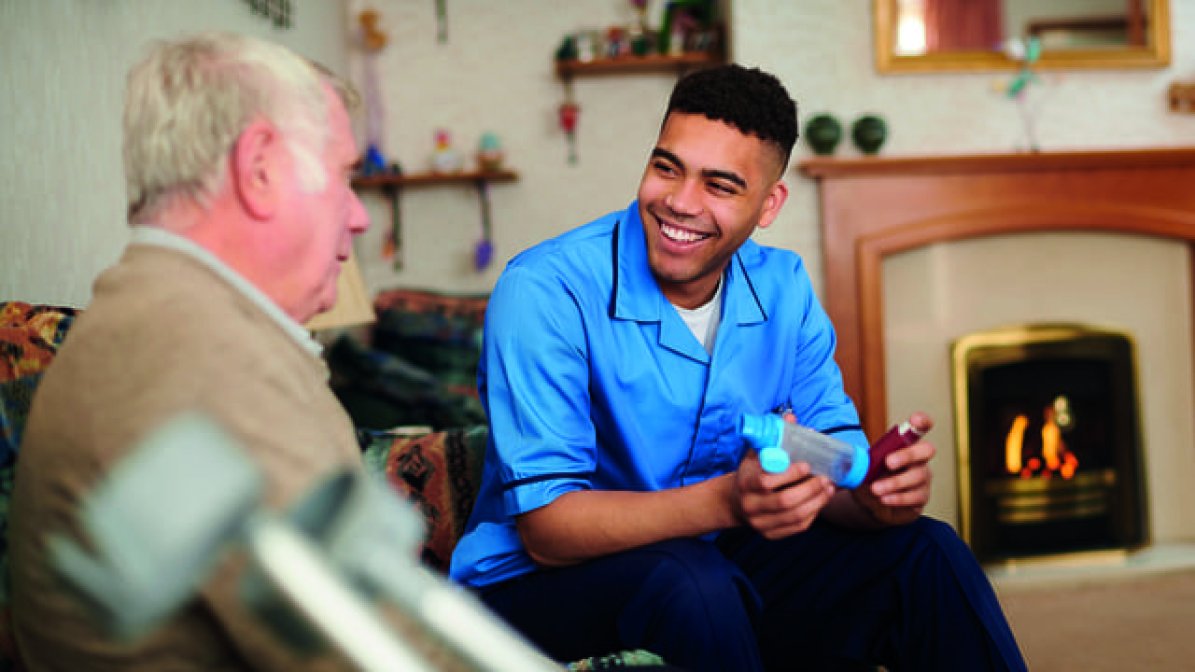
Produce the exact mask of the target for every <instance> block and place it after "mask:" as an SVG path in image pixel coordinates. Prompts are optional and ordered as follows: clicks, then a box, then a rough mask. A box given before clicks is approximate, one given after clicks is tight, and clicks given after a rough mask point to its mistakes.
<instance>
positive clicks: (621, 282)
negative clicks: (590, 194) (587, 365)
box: [612, 201, 768, 349]
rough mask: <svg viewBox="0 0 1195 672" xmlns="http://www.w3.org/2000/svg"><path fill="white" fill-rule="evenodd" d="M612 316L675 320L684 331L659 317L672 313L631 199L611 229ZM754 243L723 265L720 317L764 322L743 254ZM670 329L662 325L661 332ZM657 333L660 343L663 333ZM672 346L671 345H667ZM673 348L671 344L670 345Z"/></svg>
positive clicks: (739, 321) (744, 322)
mask: <svg viewBox="0 0 1195 672" xmlns="http://www.w3.org/2000/svg"><path fill="white" fill-rule="evenodd" d="M614 236H615V240H616V242H615V259H614V300H613V302H612V304H613V308H614V317H615V318H617V319H623V320H635V321H637V322H664V323H665V324H671V323H672V322H676V323H677V325H679V326H680V327H681V328H682V329H684V330H685V331H684V334H686V335H689V336H691V334H688V327H685V326H684V324H683V322H681V320H680V319H679V318H678V319H677V320H663V319H662V317H661V316H663V315H666V314H668V312H671V313H673V314H675V313H676V309H675V308H673V307H672V304H670V303H668V299H667V297H665V296H664V293H663V292H662V291H660V286H659V285H657V284H656V279H655V276H653V275H652V274H651V268H650V267H649V266H648V263H647V241H646V238H645V234H644V233H643V220H642V219H641V218H640V216H639V201H633V202H632V203H631V205H630V206H629V207H627V209H626V210H625V211H623V213H622V214H621V215H620V216H619V218H618V223H617V225H616V228H615V232H614ZM757 247H758V246H757V245H756V244H755V242H754V241H751V240H748V241H747V242H745V243H743V246H742V247H741V248H739V250H738V251H737V252H735V254H734V257H732V258H731V261H730V264H729V265H728V266H727V269H726V275H725V277H724V278H723V281H724V282H725V287H724V289H723V292H724V295H725V296H724V298H723V302H722V321H723V322H728V321H730V322H734V323H735V324H739V325H748V324H758V323H761V322H766V321H767V319H768V316H767V313H765V312H764V309H763V305H762V304H761V303H760V302H759V298H758V297H757V296H756V295H755V287H754V285H753V283H752V281H751V276H750V274H749V273H748V272H747V266H746V265H745V264H744V263H743V257H744V256H747V257H751V256H752V255H756V254H758V249H757ZM668 331H671V330H670V329H667V328H663V329H662V332H668ZM665 335H666V334H665V333H661V343H662V344H665V345H667V343H663V339H664V337H665ZM669 347H672V346H669ZM673 349H675V348H673Z"/></svg>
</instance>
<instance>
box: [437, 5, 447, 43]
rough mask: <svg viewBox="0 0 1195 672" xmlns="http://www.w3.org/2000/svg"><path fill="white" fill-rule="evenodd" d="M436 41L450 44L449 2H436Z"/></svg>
mask: <svg viewBox="0 0 1195 672" xmlns="http://www.w3.org/2000/svg"><path fill="white" fill-rule="evenodd" d="M436 41H437V42H439V43H440V44H445V43H447V42H448V0H436Z"/></svg>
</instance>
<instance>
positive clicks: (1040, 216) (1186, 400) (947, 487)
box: [800, 149, 1195, 541]
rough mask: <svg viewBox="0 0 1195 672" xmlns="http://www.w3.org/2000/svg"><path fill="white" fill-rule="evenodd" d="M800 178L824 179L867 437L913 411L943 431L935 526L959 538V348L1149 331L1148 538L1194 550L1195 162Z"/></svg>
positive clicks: (913, 160)
mask: <svg viewBox="0 0 1195 672" xmlns="http://www.w3.org/2000/svg"><path fill="white" fill-rule="evenodd" d="M800 168H801V171H802V172H803V173H804V174H805V175H807V176H809V177H812V178H814V179H816V180H817V181H818V189H819V196H820V203H821V225H822V240H823V251H824V256H823V267H824V269H825V285H824V287H825V296H824V298H825V304H826V309H827V312H828V313H829V314H830V317H831V318H832V319H833V320H834V324H835V326H836V328H837V330H838V336H839V352H838V361H839V364H840V366H841V367H842V370H843V376H844V380H845V383H846V386H847V390H848V392H849V393H850V394H851V395H852V396H853V397H854V398H855V399H856V401H857V402H858V403H859V406H860V412H861V415H862V417H863V423H864V426H865V428H866V429H867V431H868V433H869V434H870V435H873V436H878V435H879V433H880V432H882V431H883V430H884V429H885V428H886V426H887V425H888V424H889V423H890V422H891V421H893V420H895V419H897V418H896V416H897V415H899V414H901V413H904V412H907V411H909V410H913V409H912V408H908V407H907V405H908V404H909V403H913V404H916V405H917V407H919V408H924V407H925V406H929V408H925V410H929V411H931V413H934V414H935V415H936V419H937V429H936V430H935V433H934V441H935V444H936V445H937V446H938V448H939V457H938V458H937V460H936V461H935V465H936V466H935V485H934V495H933V496H934V503H933V505H932V506H931V509H930V513H932V514H934V515H938V516H939V517H942V518H944V519H946V520H948V521H950V522H953V523H954V524H956V525H957V524H958V509H957V496H958V492H957V487H956V483H957V480H956V474H957V470H956V466H957V465H956V463H955V461H954V458H955V456H954V455H953V446H954V442H953V432H954V428H953V417H952V416H951V412H950V406H949V395H950V389H949V372H948V366H949V363H948V359H949V343H950V341H951V340H952V339H954V338H958V337H959V336H962V335H964V334H965V333H967V331H968V330H977V329H983V328H990V327H993V326H1004V325H1007V324H1009V323H1015V322H1030V321H1049V320H1057V319H1066V320H1072V321H1087V322H1090V323H1094V324H1105V325H1106V324H1108V323H1117V324H1120V325H1123V326H1127V327H1129V328H1130V329H1131V330H1134V331H1136V332H1140V333H1138V340H1139V341H1140V342H1139V344H1138V349H1139V352H1138V360H1139V363H1138V380H1139V390H1140V397H1141V403H1142V405H1143V407H1142V409H1141V411H1142V418H1141V420H1142V424H1143V428H1144V431H1143V433H1144V441H1145V455H1146V460H1147V464H1146V465H1145V468H1146V481H1147V482H1146V487H1147V488H1151V487H1152V491H1151V493H1150V496H1149V506H1150V509H1151V511H1150V515H1151V536H1152V538H1153V540H1154V541H1176V540H1178V541H1182V540H1187V541H1189V540H1192V539H1195V522H1193V521H1190V520H1187V519H1189V518H1190V516H1188V515H1186V514H1184V513H1183V512H1184V511H1190V510H1195V494H1193V493H1195V488H1191V487H1190V486H1191V484H1192V483H1195V426H1193V423H1195V420H1193V418H1195V413H1193V410H1195V401H1193V399H1195V389H1193V388H1195V383H1193V382H1192V381H1193V380H1195V365H1193V360H1195V355H1193V352H1195V338H1193V337H1192V325H1191V322H1192V313H1193V312H1195V309H1193V306H1195V289H1192V287H1193V286H1195V149H1159V150H1142V151H1109V152H1068V153H1046V154H1000V155H969V156H956V157H907V158H863V159H847V160H835V159H820V158H819V159H814V160H810V161H807V162H805V163H802V164H801V167H800ZM1002 271H1003V272H1002ZM960 273H961V274H962V275H959V274H960ZM968 274H969V275H968ZM960 278H965V279H964V280H962V281H960ZM960 285H961V287H960ZM963 290H969V292H970V293H969V294H968V293H967V292H966V291H963ZM1047 294H1048V296H1047ZM1026 296H1029V297H1031V300H1030V301H1028V302H1026V301H1025V297H1026ZM977 297H978V298H977ZM1113 301H1116V302H1117V303H1116V305H1112V303H1113ZM1018 302H1020V303H1028V304H1029V305H1027V306H1025V308H1024V309H1018V307H1017V306H1016V305H1015V304H1017V303H1018ZM1142 351H1144V352H1142ZM889 357H891V358H892V361H888V360H889ZM1143 368H1148V370H1145V371H1143V370H1142V369H1143ZM1176 391H1177V393H1176ZM890 399H891V401H892V402H893V406H894V407H893V408H892V409H890V408H889V400H890ZM927 400H928V401H927ZM1145 404H1149V406H1148V407H1145V406H1144V405H1145ZM1151 441H1152V442H1153V445H1151ZM1150 474H1153V475H1154V477H1153V478H1151V477H1150ZM1151 481H1152V482H1151Z"/></svg>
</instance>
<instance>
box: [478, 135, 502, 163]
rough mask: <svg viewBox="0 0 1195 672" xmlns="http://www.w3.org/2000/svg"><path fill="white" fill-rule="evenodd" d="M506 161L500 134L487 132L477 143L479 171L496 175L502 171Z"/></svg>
mask: <svg viewBox="0 0 1195 672" xmlns="http://www.w3.org/2000/svg"><path fill="white" fill-rule="evenodd" d="M505 159H506V152H505V151H503V150H502V141H501V140H499V139H498V134H496V133H492V132H489V131H487V132H485V133H482V134H481V140H480V141H478V143H477V169H478V170H480V171H482V172H483V173H496V172H498V171H500V170H502V162H503V161H504V160H505Z"/></svg>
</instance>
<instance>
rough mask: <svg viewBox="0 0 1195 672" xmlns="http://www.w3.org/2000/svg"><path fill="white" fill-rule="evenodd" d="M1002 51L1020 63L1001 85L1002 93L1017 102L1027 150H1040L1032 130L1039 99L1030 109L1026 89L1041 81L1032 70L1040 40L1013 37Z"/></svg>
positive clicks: (1039, 54) (1039, 103) (1038, 56)
mask: <svg viewBox="0 0 1195 672" xmlns="http://www.w3.org/2000/svg"><path fill="white" fill-rule="evenodd" d="M1004 53H1005V55H1007V56H1008V57H1009V58H1010V59H1012V60H1014V61H1017V62H1019V63H1020V64H1021V68H1020V70H1019V71H1018V72H1017V74H1016V75H1014V76H1013V78H1012V79H1011V80H1009V81H1008V83H1007V85H1005V86H1004V87H1003V88H1004V95H1005V96H1007V97H1008V98H1011V99H1013V100H1015V101H1016V103H1017V112H1018V114H1019V115H1020V117H1021V126H1022V128H1023V129H1024V131H1025V140H1026V142H1027V143H1028V144H1029V151H1030V152H1040V151H1041V146H1040V145H1038V143H1037V133H1036V131H1035V130H1034V126H1033V122H1034V116H1035V115H1036V114H1037V110H1038V108H1039V107H1040V106H1041V101H1039V102H1038V104H1037V106H1036V107H1034V108H1032V109H1031V108H1030V106H1029V100H1028V97H1029V96H1028V89H1029V85H1030V84H1034V83H1037V82H1040V81H1041V78H1039V77H1038V76H1037V74H1036V73H1034V72H1033V64H1034V63H1036V62H1037V59H1038V58H1040V57H1041V41H1040V40H1039V39H1038V38H1036V37H1031V38H1029V39H1028V40H1024V41H1022V40H1021V39H1020V38H1015V37H1014V38H1012V39H1009V40H1008V41H1007V42H1005V43H1004Z"/></svg>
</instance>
